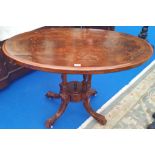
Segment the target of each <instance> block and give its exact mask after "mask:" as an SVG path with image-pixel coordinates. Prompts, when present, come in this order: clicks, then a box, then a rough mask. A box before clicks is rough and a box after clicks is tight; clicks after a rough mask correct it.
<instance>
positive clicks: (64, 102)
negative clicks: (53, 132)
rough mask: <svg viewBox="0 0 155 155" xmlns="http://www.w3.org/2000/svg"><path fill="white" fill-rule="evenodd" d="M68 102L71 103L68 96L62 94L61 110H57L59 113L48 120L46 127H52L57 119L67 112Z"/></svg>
mask: <svg viewBox="0 0 155 155" xmlns="http://www.w3.org/2000/svg"><path fill="white" fill-rule="evenodd" d="M60 96H61V95H60ZM68 103H69V100H68V96H67V95H66V96H65V95H62V96H61V105H60V108H59V110H58V111H57V113H56V114H55V115H54V116H53V117H51V118H49V119H48V120H47V121H46V127H47V128H52V126H53V124H54V123H55V121H56V120H57V119H58V118H59V117H60V116H61V115H62V114H63V113H64V112H65V110H66V108H67V105H68Z"/></svg>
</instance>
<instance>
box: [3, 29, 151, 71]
mask: <svg viewBox="0 0 155 155" xmlns="http://www.w3.org/2000/svg"><path fill="white" fill-rule="evenodd" d="M3 51H4V53H5V55H6V56H8V57H9V58H10V59H12V60H14V61H15V62H16V63H18V64H20V65H23V66H25V67H28V68H31V69H36V70H42V71H48V72H57V73H70V74H98V73H109V72H114V71H121V70H126V69H130V68H133V67H136V66H138V65H141V64H142V63H144V62H145V61H147V60H148V59H149V58H150V57H151V55H152V53H153V49H152V47H151V45H150V44H149V43H147V42H146V41H145V40H143V39H140V38H138V37H134V36H132V35H128V34H123V33H118V32H114V31H108V30H98V29H79V28H48V29H38V30H34V31H30V32H26V33H23V34H20V35H17V36H14V37H12V38H10V39H8V40H7V41H6V42H5V43H4V45H3Z"/></svg>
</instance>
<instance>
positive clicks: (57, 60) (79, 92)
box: [3, 28, 153, 128]
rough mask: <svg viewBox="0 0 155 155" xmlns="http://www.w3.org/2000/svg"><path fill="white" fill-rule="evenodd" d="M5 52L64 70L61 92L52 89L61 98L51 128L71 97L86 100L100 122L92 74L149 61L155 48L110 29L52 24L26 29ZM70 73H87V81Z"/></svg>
mask: <svg viewBox="0 0 155 155" xmlns="http://www.w3.org/2000/svg"><path fill="white" fill-rule="evenodd" d="M3 51H4V53H5V55H6V56H7V57H8V58H10V59H11V60H13V61H15V62H16V63H17V64H19V65H22V66H24V67H28V68H31V69H36V70H41V71H45V72H46V71H47V72H56V73H61V78H62V82H61V83H60V93H59V94H56V93H53V92H51V91H49V92H48V93H47V94H46V96H47V97H49V98H61V102H62V103H61V106H60V108H59V109H58V112H57V113H56V114H55V115H54V116H53V117H51V118H49V119H48V120H47V121H46V127H47V128H50V127H51V126H52V125H53V124H54V122H55V121H56V120H57V119H58V118H59V117H60V116H61V115H62V113H63V112H64V111H65V109H66V107H67V105H68V103H69V102H70V101H75V102H78V101H81V100H82V101H83V105H84V107H85V109H86V110H87V112H88V113H89V114H90V115H91V116H92V117H94V118H95V119H96V120H97V121H98V122H99V123H100V124H103V125H104V124H105V123H106V119H105V117H104V116H103V115H101V114H98V113H96V112H95V111H94V110H93V109H92V108H91V105H90V97H91V96H94V95H95V94H96V91H95V90H94V89H92V88H91V79H92V74H101V73H110V72H116V71H121V70H127V69H130V68H134V67H136V66H138V65H141V64H142V63H144V62H145V61H147V60H148V59H149V58H150V57H151V55H152V53H153V49H152V47H151V45H150V44H148V43H147V42H146V41H145V40H143V39H140V38H137V37H134V36H131V35H128V34H122V33H117V32H114V31H108V30H97V29H78V28H48V29H42V30H34V31H31V32H26V33H23V34H20V35H17V36H15V37H12V38H11V39H9V40H7V41H6V42H5V43H4V44H3ZM67 74H83V81H81V82H78V81H71V82H68V81H67Z"/></svg>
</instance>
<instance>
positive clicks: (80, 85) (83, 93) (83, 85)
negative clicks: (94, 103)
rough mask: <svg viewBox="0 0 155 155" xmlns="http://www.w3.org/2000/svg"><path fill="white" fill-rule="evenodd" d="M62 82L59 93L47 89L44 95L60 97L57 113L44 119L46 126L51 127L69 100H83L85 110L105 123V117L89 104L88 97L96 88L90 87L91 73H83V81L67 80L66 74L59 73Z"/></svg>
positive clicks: (94, 93) (101, 122)
mask: <svg viewBox="0 0 155 155" xmlns="http://www.w3.org/2000/svg"><path fill="white" fill-rule="evenodd" d="M61 79H62V82H61V83H60V93H59V94H56V93H53V92H51V91H49V92H48V93H47V94H46V96H47V97H48V98H60V99H61V105H60V108H59V109H58V111H57V113H56V114H55V115H54V116H52V117H51V118H49V119H48V120H47V121H46V127H47V128H52V127H53V124H54V123H55V121H56V120H57V119H58V118H59V117H60V116H61V115H62V114H63V113H64V112H65V110H66V108H67V105H68V103H69V102H70V101H73V102H79V101H83V105H84V107H85V109H86V110H87V112H88V113H89V114H90V115H91V116H92V117H93V118H95V119H96V120H97V121H98V122H99V123H100V124H102V125H104V124H106V122H107V121H106V119H105V117H104V116H102V115H101V114H98V113H96V112H95V111H94V110H93V109H92V108H91V105H90V97H91V96H95V95H96V93H97V92H96V90H93V89H92V88H91V79H92V75H87V74H84V75H83V81H81V82H78V81H71V82H67V75H66V74H61Z"/></svg>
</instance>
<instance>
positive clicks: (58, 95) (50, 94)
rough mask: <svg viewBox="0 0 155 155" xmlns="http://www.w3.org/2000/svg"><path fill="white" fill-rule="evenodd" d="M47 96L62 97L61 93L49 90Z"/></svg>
mask: <svg viewBox="0 0 155 155" xmlns="http://www.w3.org/2000/svg"><path fill="white" fill-rule="evenodd" d="M46 96H47V97H48V98H60V94H56V93H53V92H51V91H49V92H47V94H46Z"/></svg>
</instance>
